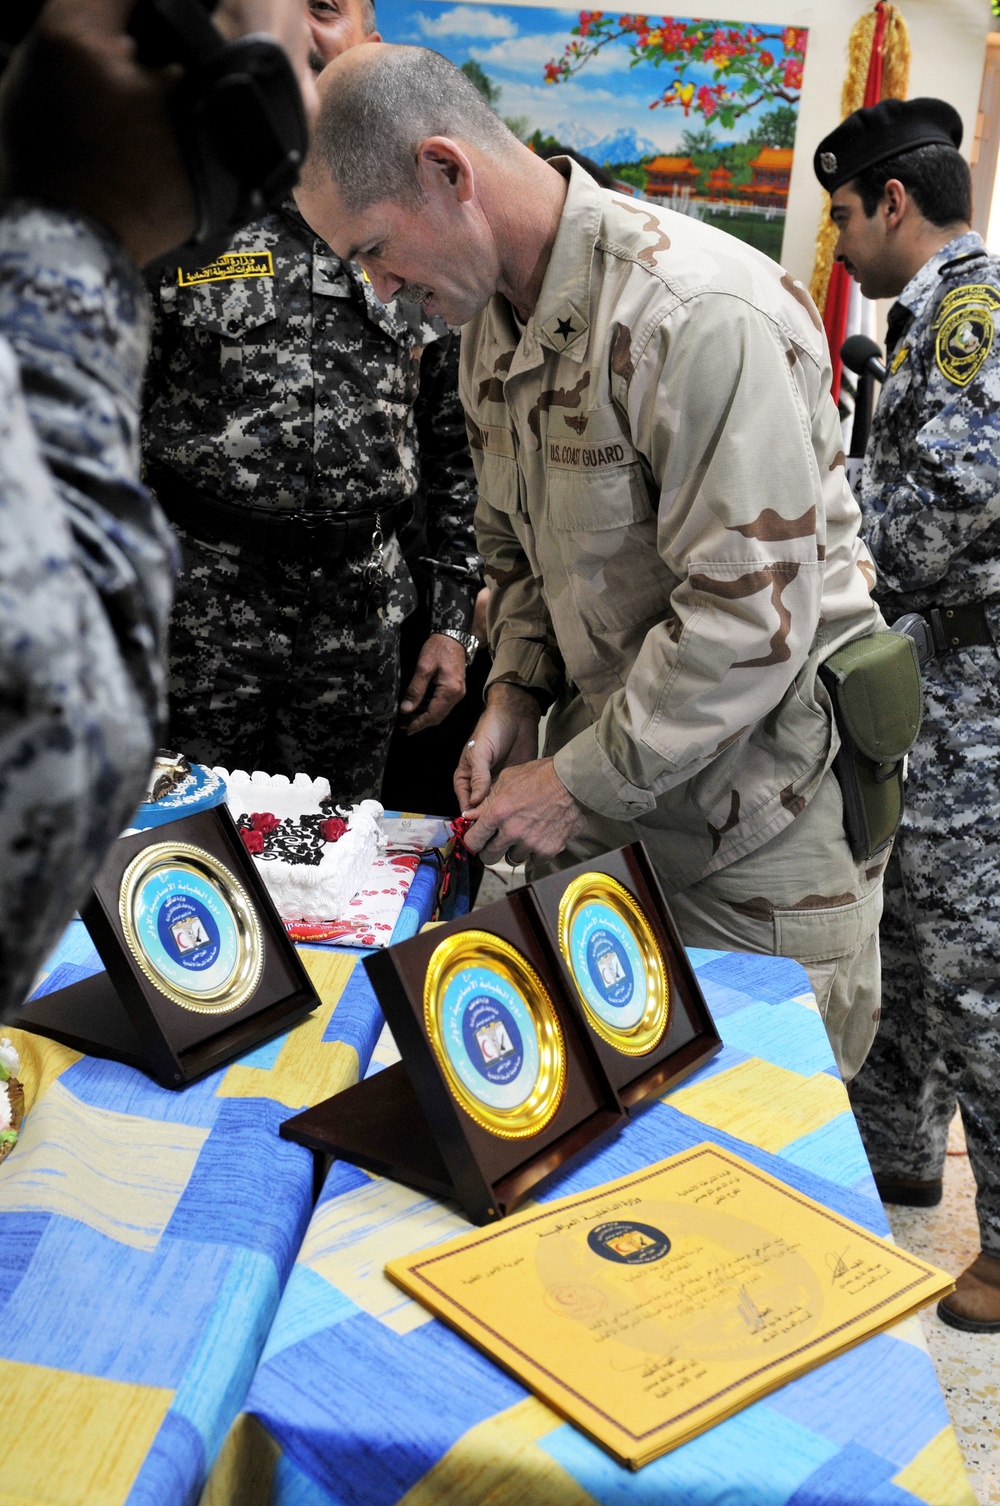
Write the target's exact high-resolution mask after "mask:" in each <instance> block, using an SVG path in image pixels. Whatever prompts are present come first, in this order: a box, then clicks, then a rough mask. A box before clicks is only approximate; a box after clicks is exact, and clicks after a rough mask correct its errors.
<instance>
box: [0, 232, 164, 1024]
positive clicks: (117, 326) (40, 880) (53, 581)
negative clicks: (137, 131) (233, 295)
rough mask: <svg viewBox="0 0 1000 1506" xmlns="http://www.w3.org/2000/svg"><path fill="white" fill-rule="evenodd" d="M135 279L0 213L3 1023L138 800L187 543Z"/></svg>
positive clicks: (119, 263)
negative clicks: (142, 459) (145, 390)
mask: <svg viewBox="0 0 1000 1506" xmlns="http://www.w3.org/2000/svg"><path fill="white" fill-rule="evenodd" d="M148 326H149V315H148V307H147V302H146V294H145V290H144V288H143V285H142V282H141V280H140V278H139V275H138V273H137V272H136V271H135V269H134V268H133V267H132V265H131V263H130V262H128V261H127V260H126V259H125V257H124V256H123V254H122V252H121V250H120V249H119V248H118V247H117V246H116V245H115V244H113V243H112V242H111V241H110V240H109V239H108V238H107V237H106V236H105V235H104V234H103V232H101V231H99V230H98V228H97V227H96V226H95V225H93V224H92V223H91V222H89V221H87V220H85V219H83V218H82V217H78V216H74V215H70V214H66V213H60V212H57V211H55V210H47V209H41V208H37V207H32V206H29V205H21V206H18V205H15V206H12V207H9V208H8V209H7V210H6V211H5V212H4V213H3V214H2V215H0V583H2V584H0V699H2V713H0V1018H2V1017H3V1015H4V1013H5V1011H9V1010H10V1009H11V1008H13V1007H16V1006H17V1005H18V1004H20V1003H21V1002H22V1000H23V998H24V996H25V993H26V991H27V989H28V987H29V986H30V983H31V979H32V975H33V974H34V972H35V970H36V969H37V968H38V966H39V965H40V964H41V962H42V961H43V959H44V956H45V953H46V951H47V950H48V948H49V947H51V946H52V945H53V943H54V942H55V941H56V940H57V938H58V936H59V933H60V931H61V929H62V927H63V926H65V925H66V923H67V922H68V921H69V919H70V918H71V916H72V914H73V911H74V909H75V908H76V907H77V906H78V905H79V903H80V902H81V900H82V899H83V897H84V895H85V894H86V892H87V889H88V886H89V884H90V881H91V879H92V878H93V875H94V872H95V870H96V868H97V866H98V864H99V862H100V861H101V859H102V858H103V857H104V854H105V852H106V850H107V848H108V847H109V846H110V844H111V842H112V841H113V840H114V838H115V837H116V836H117V835H118V833H119V832H120V831H121V830H122V828H123V827H124V826H125V825H126V824H127V822H128V819H129V817H130V816H131V815H132V812H133V811H134V810H135V807H136V805H137V804H138V803H139V800H140V799H141V798H142V792H143V785H144V781H145V777H146V775H147V773H148V771H149V768H150V764H151V760H152V755H153V749H154V746H155V739H156V737H157V736H158V734H159V730H160V725H161V722H162V718H163V713H164V674H163V660H162V654H163V641H164V635H165V632H166V622H167V615H168V612H169V608H170V593H171V583H172V579H173V545H172V540H171V536H170V533H169V530H168V529H167V526H166V524H165V522H164V520H163V518H162V517H161V515H160V513H159V509H158V508H156V507H155V506H154V505H153V504H152V503H151V502H150V499H149V495H148V493H147V492H146V491H145V490H144V489H143V488H142V487H141V486H140V485H139V479H138V478H139V387H140V381H141V376H142V365H143V361H144V359H145V354H146V338H147V333H148Z"/></svg>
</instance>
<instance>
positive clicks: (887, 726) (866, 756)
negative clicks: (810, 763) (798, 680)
mask: <svg viewBox="0 0 1000 1506" xmlns="http://www.w3.org/2000/svg"><path fill="white" fill-rule="evenodd" d="M819 673H820V678H821V679H822V681H823V683H824V685H825V686H826V688H827V690H828V691H829V692H830V699H831V700H832V702H833V712H834V716H835V718H836V722H837V730H838V732H839V733H840V748H839V750H838V752H837V756H836V758H835V759H834V764H833V771H834V773H835V774H836V776H837V779H838V781H839V783H840V790H841V794H842V796H843V800H844V827H845V829H846V832H847V839H848V841H849V842H850V844H851V851H852V852H853V854H854V856H855V857H856V858H862V859H863V858H873V857H875V856H876V854H877V853H880V852H882V851H884V849H885V848H887V847H888V846H889V843H890V842H891V841H892V839H893V837H894V836H895V834H896V830H897V828H898V826H899V823H900V820H901V818H902V815H903V789H904V776H905V760H906V755H907V753H908V752H909V751H910V749H911V748H912V747H913V744H914V743H915V742H916V739H917V733H918V732H919V731H920V718H921V714H922V712H923V693H922V691H921V688H920V668H919V664H918V662H917V650H916V645H915V644H914V642H913V640H912V638H909V637H906V636H905V635H904V634H902V633H893V632H879V633H869V634H868V635H867V637H864V638H855V639H854V641H853V642H852V643H846V644H845V645H844V647H843V648H839V649H837V651H836V653H833V654H831V655H830V657H829V658H828V659H827V660H826V662H825V663H824V664H822V665H821V666H820V671H819Z"/></svg>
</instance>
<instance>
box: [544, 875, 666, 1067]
mask: <svg viewBox="0 0 1000 1506" xmlns="http://www.w3.org/2000/svg"><path fill="white" fill-rule="evenodd" d="M559 950H560V952H561V953H562V957H563V961H564V962H565V963H566V966H567V967H568V969H569V972H570V976H571V977H572V979H573V982H574V984H575V985H576V990H577V993H578V994H579V996H580V1002H581V1003H582V1004H583V1007H584V1010H585V1011H586V1014H587V1019H588V1020H589V1021H590V1024H591V1026H592V1028H593V1029H594V1030H595V1031H596V1032H597V1034H598V1035H599V1036H600V1037H601V1039H602V1040H605V1041H607V1042H608V1044H609V1045H611V1046H615V1047H617V1049H618V1050H619V1051H622V1052H624V1053H625V1055H626V1056H644V1055H646V1053H647V1052H649V1051H653V1050H655V1048H656V1047H657V1046H658V1045H659V1044H660V1041H661V1040H662V1039H663V1036H664V1033H665V1031H666V1029H667V1025H668V1022H669V1020H670V974H669V972H668V971H667V966H666V963H665V962H664V958H663V952H662V951H661V949H660V944H659V942H658V941H657V939H656V936H655V934H654V932H653V929H652V927H651V926H650V924H649V921H648V920H647V919H646V916H645V915H644V914H643V912H642V910H641V909H640V907H639V905H638V904H637V902H636V900H635V899H634V898H633V896H632V895H631V894H630V893H629V892H628V890H627V889H626V888H625V887H624V885H623V884H620V883H619V882H618V880H617V879H614V878H611V877H610V876H609V875H608V874H606V873H599V872H593V873H584V874H581V875H580V877H579V878H576V879H573V880H572V882H571V883H570V884H568V885H567V887H566V891H565V893H564V894H563V896H562V899H561V901H560V904H559Z"/></svg>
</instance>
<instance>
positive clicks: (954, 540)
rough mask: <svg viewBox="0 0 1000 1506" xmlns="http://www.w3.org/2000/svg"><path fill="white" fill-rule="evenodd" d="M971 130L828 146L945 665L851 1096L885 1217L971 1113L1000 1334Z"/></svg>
mask: <svg viewBox="0 0 1000 1506" xmlns="http://www.w3.org/2000/svg"><path fill="white" fill-rule="evenodd" d="M961 140H962V123H961V120H960V118H959V116H958V113H957V112H956V111H955V110H953V109H952V108H951V106H950V105H947V104H945V103H944V102H943V101H942V100H933V99H932V100H927V99H917V100H910V101H907V102H906V103H905V104H902V103H901V102H899V101H897V100H892V101H886V102H884V103H883V104H881V105H877V106H875V107H874V108H872V109H869V110H860V111H857V112H856V113H855V114H854V115H853V116H850V117H849V118H848V120H846V121H845V122H844V124H843V125H842V126H841V127H840V128H839V129H838V130H837V131H835V132H834V133H833V134H832V135H831V136H829V137H828V138H827V139H826V140H825V141H823V142H822V143H821V144H820V147H819V148H818V150H817V154H816V168H817V175H818V176H819V178H820V181H821V182H822V183H823V185H824V187H827V188H829V189H831V190H832V193H833V198H832V203H831V213H832V215H833V218H834V219H835V221H836V222H837V224H838V227H839V229H840V237H839V240H838V243H837V255H838V256H839V257H840V259H841V260H842V261H844V262H845V263H846V264H847V266H848V268H849V269H850V270H851V271H852V272H853V274H854V275H855V276H856V277H857V278H858V280H859V281H860V283H861V289H862V292H864V293H865V294H867V295H868V296H869V297H876V298H884V297H895V298H896V302H895V304H894V305H893V307H892V309H891V311H890V314H889V326H888V349H887V361H888V367H889V371H888V376H887V378H886V381H885V384H884V386H883V389H882V394H881V397H880V399H879V404H878V409H877V411H876V414H875V420H874V424H873V427H872V433H871V439H870V442H869V446H868V453H867V456H866V458H865V467H864V472H863V476H862V482H861V490H862V505H863V508H864V514H865V530H866V537H867V540H868V545H869V548H870V549H871V551H872V554H873V556H874V559H875V563H876V566H877V568H878V572H879V580H878V586H877V595H878V599H879V602H880V603H881V605H882V609H883V611H884V612H885V615H886V617H887V618H888V620H889V621H890V622H894V621H895V620H896V619H897V618H899V617H901V616H903V615H904V614H905V613H908V612H913V611H916V612H919V613H920V614H921V615H922V616H923V617H924V618H925V619H927V621H928V623H929V625H930V626H931V628H932V632H933V636H934V640H935V647H936V653H935V656H934V657H933V658H932V659H931V660H930V662H928V663H927V664H925V666H924V669H923V680H924V719H923V725H922V728H921V732H920V737H919V738H918V740H917V743H916V746H915V747H914V749H913V751H912V752H911V754H910V767H909V780H908V783H907V792H906V811H905V814H904V817H903V823H902V827H901V829H900V832H899V834H898V836H897V839H896V844H895V850H894V852H893V855H892V858H891V859H890V862H889V866H888V868H887V871H886V892H885V901H886V903H885V914H884V916H883V920H882V930H881V940H882V960H883V987H882V1021H881V1026H880V1030H879V1034H878V1038H877V1040H876V1042H875V1046H874V1049H873V1051H872V1054H871V1057H870V1058H869V1060H868V1062H867V1064H866V1066H865V1069H864V1071H863V1072H862V1073H861V1075H860V1077H858V1078H857V1079H856V1081H855V1082H854V1083H853V1085H852V1088H851V1100H852V1104H853V1106H854V1111H855V1113H856V1115H857V1118H858V1124H859V1126H860V1128H861V1133H862V1135H863V1137H864V1141H865V1145H866V1147H867V1150H868V1154H869V1156H870V1158H871V1162H872V1166H873V1168H874V1171H875V1179H876V1182H877V1183H878V1187H879V1191H880V1192H881V1194H882V1197H883V1199H884V1200H885V1201H886V1202H893V1203H908V1204H912V1205H916V1206H930V1205H932V1204H934V1203H937V1202H939V1201H940V1199H941V1194H942V1180H941V1179H942V1172H943V1170H944V1164H945V1152H946V1146H947V1139H948V1125H949V1123H950V1121H951V1118H952V1116H953V1114H954V1112H955V1105H956V1101H957V1103H958V1104H959V1106H960V1107H961V1110H962V1118H963V1121H964V1124H965V1133H966V1138H967V1141H968V1147H969V1159H970V1162H971V1165H972V1169H973V1171H974V1173H975V1177H976V1182H977V1184H978V1189H979V1191H978V1196H977V1199H976V1205H977V1210H978V1213H979V1227H980V1237H981V1240H982V1251H983V1253H982V1254H981V1255H980V1256H979V1257H978V1258H977V1260H976V1261H975V1263H974V1264H973V1266H972V1267H971V1268H970V1270H969V1271H966V1272H965V1273H964V1275H962V1276H960V1277H959V1282H958V1290H957V1291H956V1292H955V1293H954V1294H953V1295H952V1296H950V1297H946V1298H945V1299H944V1301H943V1302H942V1303H941V1305H940V1307H939V1309H938V1310H939V1312H940V1314H941V1316H942V1317H943V1318H944V1319H945V1320H946V1321H947V1322H949V1323H951V1324H953V1325H954V1326H956V1327H960V1328H973V1329H976V1330H980V1331H992V1332H1000V1108H998V1099H997V1081H998V1077H1000V915H998V911H997V897H998V892H1000V663H998V659H997V646H996V645H997V644H1000V345H998V342H997V340H996V337H995V327H996V316H997V311H998V310H1000V261H998V260H997V259H996V258H995V257H991V256H990V255H988V253H987V251H986V247H985V246H984V244H983V242H982V240H981V239H980V237H979V236H978V235H975V234H973V233H972V232H971V231H970V229H969V219H970V217H971V199H970V183H969V169H968V167H967V166H966V164H965V162H964V161H963V159H962V158H961V157H960V156H959V154H958V151H957V148H958V146H959V145H960V144H961Z"/></svg>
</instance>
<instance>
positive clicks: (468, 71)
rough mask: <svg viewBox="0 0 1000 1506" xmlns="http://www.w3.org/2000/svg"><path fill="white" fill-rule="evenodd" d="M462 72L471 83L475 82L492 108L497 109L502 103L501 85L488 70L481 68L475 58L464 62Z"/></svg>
mask: <svg viewBox="0 0 1000 1506" xmlns="http://www.w3.org/2000/svg"><path fill="white" fill-rule="evenodd" d="M462 72H463V73H464V74H465V76H466V78H467V79H468V80H469V83H470V84H475V86H476V88H477V89H478V90H479V92H480V94H481V95H482V96H483V98H484V99H485V101H486V103H487V104H488V105H489V106H490V107H491V109H494V110H495V109H496V107H497V105H498V104H499V103H500V85H499V84H495V83H494V82H493V80H492V79H491V78H490V76H489V74H488V73H487V72H486V70H485V69H484V68H481V67H480V66H479V64H478V63H477V62H476V61H475V59H474V58H470V59H469V61H468V62H467V63H463V64H462Z"/></svg>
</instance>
